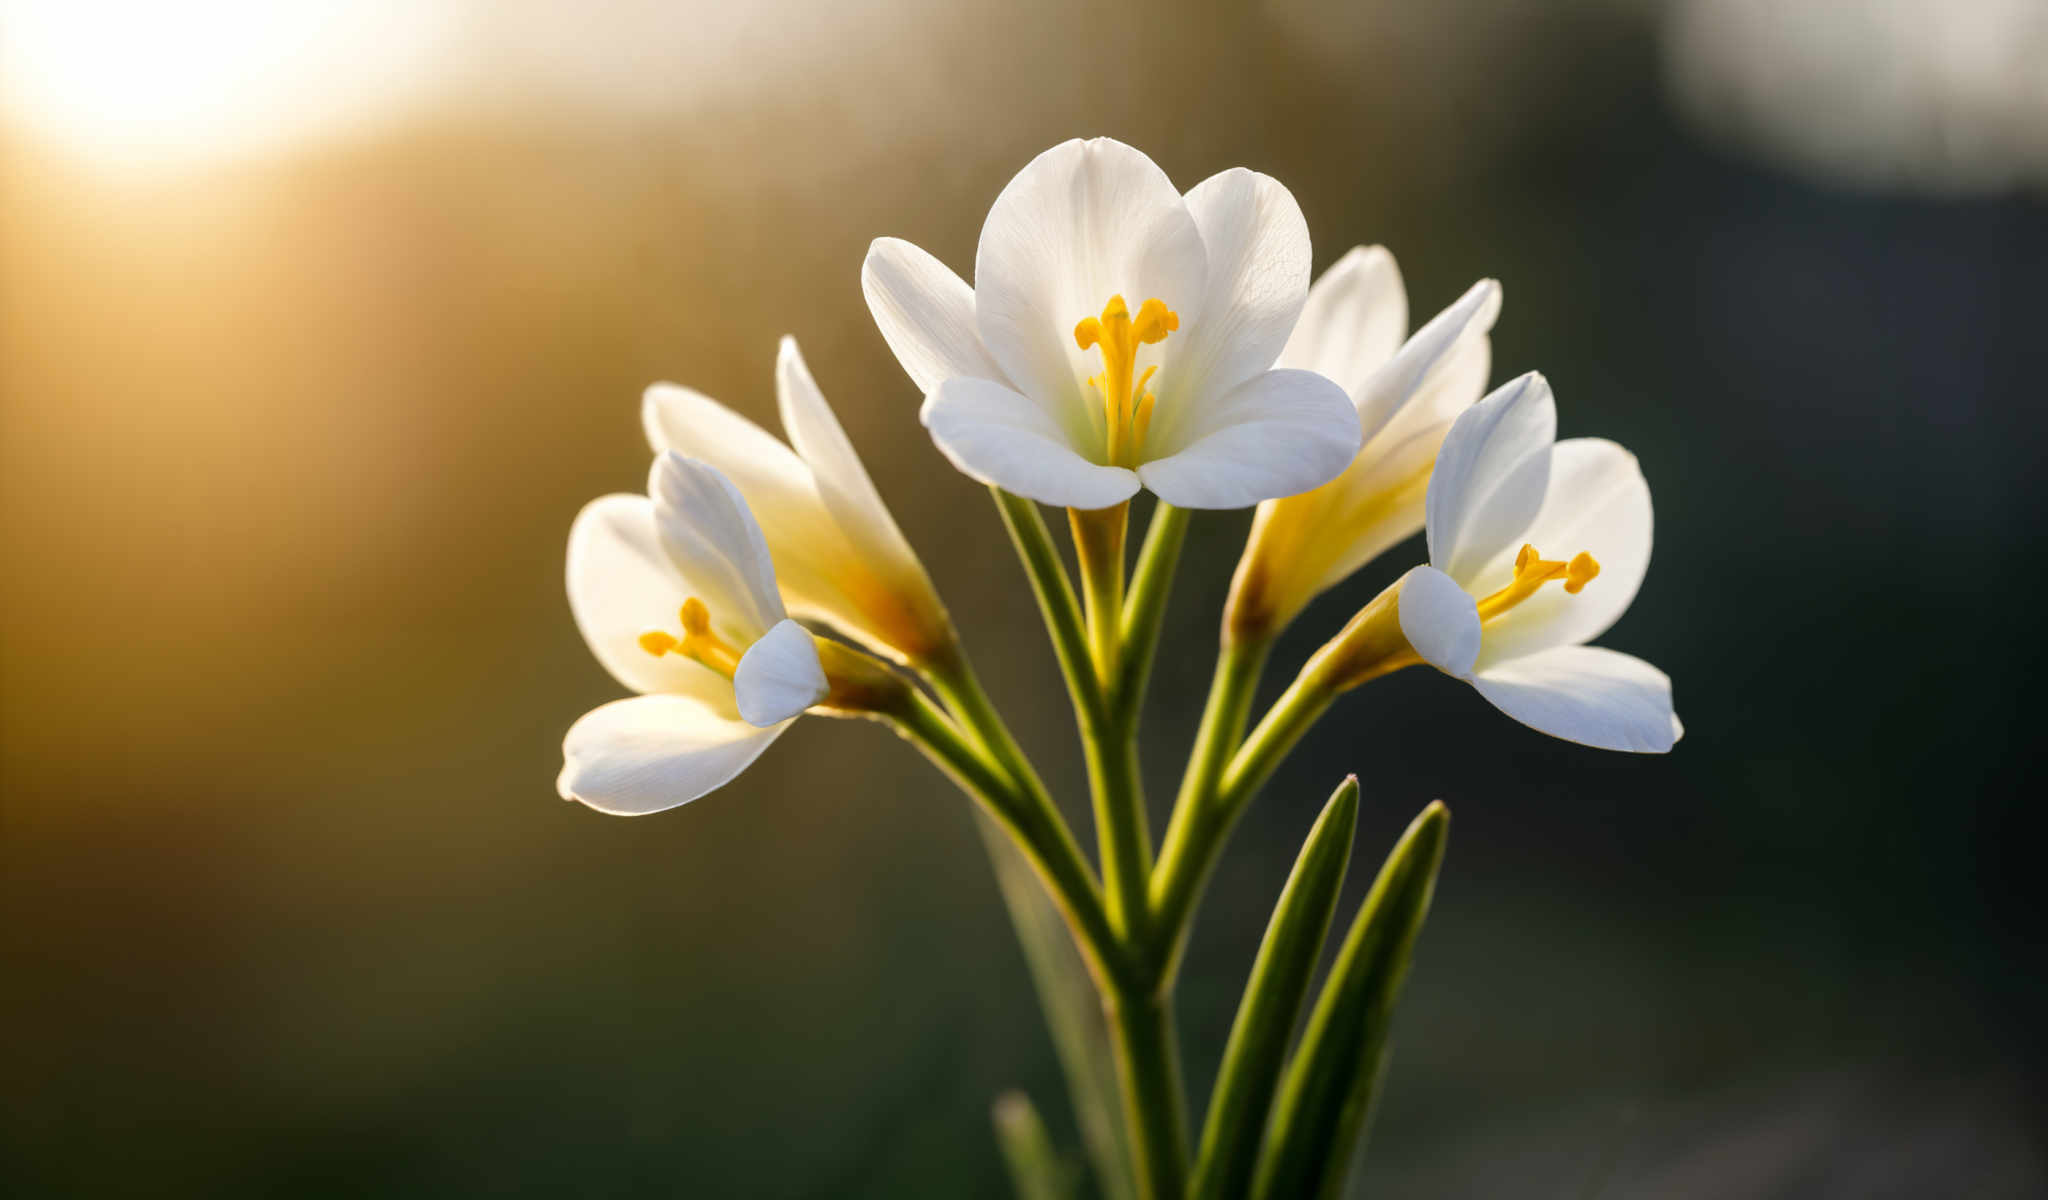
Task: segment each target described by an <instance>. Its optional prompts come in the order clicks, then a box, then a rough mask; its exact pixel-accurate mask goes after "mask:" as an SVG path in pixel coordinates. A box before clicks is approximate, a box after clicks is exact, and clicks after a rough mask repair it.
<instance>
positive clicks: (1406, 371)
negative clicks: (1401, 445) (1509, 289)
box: [1351, 279, 1500, 438]
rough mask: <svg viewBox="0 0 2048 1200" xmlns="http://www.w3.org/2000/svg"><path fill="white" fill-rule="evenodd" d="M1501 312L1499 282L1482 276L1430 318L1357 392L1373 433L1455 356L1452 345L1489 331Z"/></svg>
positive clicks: (1362, 419)
mask: <svg viewBox="0 0 2048 1200" xmlns="http://www.w3.org/2000/svg"><path fill="white" fill-rule="evenodd" d="M1499 315H1500V285H1499V284H1498V283H1495V282H1494V281H1493V280H1491V279H1482V280H1480V281H1479V282H1478V283H1475V284H1473V285H1472V286H1471V287H1470V288H1468V289H1466V291H1465V294H1464V295H1463V296H1461V297H1459V298H1458V301H1457V303H1455V304H1453V305H1451V306H1450V307H1449V308H1447V309H1445V310H1443V311H1442V312H1440V313H1438V314H1437V315H1436V316H1434V317H1432V318H1430V320H1429V323H1428V324H1427V325H1424V326H1423V327H1422V328H1420V329H1418V330H1416V331H1415V336H1414V337H1411V338H1409V339H1408V340H1407V342H1405V343H1403V344H1402V346H1401V348H1400V350H1398V351H1396V352H1395V354H1394V357H1393V358H1392V359H1390V360H1388V361H1387V363H1386V364H1385V365H1383V366H1381V367H1380V368H1379V369H1378V370H1377V371H1374V372H1373V373H1372V376H1371V377H1370V378H1369V379H1367V380H1366V382H1365V384H1364V386H1363V387H1361V388H1360V389H1359V390H1358V391H1355V392H1353V393H1352V395H1351V398H1352V399H1353V400H1354V401H1356V402H1357V404H1358V422H1359V425H1360V427H1361V428H1363V429H1364V431H1365V436H1366V437H1368V438H1370V437H1371V436H1373V434H1375V433H1378V432H1379V430H1380V429H1381V427H1382V426H1384V425H1386V424H1387V422H1388V421H1390V420H1392V419H1393V418H1394V416H1395V414H1396V413H1399V412H1400V411H1401V410H1402V408H1403V407H1405V406H1406V405H1407V404H1409V403H1410V402H1411V401H1412V400H1413V399H1414V398H1415V396H1416V395H1417V394H1418V393H1420V392H1422V391H1423V390H1424V389H1425V388H1426V387H1427V386H1428V385H1429V383H1430V380H1431V377H1432V376H1433V375H1434V374H1435V373H1436V372H1437V371H1438V370H1440V369H1442V368H1444V367H1445V366H1447V365H1448V364H1449V363H1451V362H1452V361H1454V355H1453V353H1452V352H1453V351H1454V350H1456V349H1457V348H1458V347H1459V346H1460V345H1462V344H1464V343H1466V342H1467V341H1468V340H1469V339H1472V338H1480V337H1485V336H1486V334H1487V332H1488V331H1489V330H1491V329H1492V328H1493V322H1494V320H1495V318H1497V317H1498V316H1499Z"/></svg>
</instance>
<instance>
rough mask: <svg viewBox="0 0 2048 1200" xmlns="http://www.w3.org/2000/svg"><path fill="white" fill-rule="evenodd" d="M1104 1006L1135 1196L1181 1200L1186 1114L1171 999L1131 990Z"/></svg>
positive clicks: (1150, 991)
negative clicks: (1119, 1084)
mask: <svg viewBox="0 0 2048 1200" xmlns="http://www.w3.org/2000/svg"><path fill="white" fill-rule="evenodd" d="M1103 1003H1104V1004H1105V1005H1106V1006H1107V1008H1108V1015H1109V1029H1110V1037H1111V1040H1112V1041H1113V1042H1114V1043H1115V1046H1116V1058H1117V1075H1118V1078H1119V1079H1121V1080H1122V1082H1123V1086H1124V1115H1125V1119H1126V1120H1127V1121H1128V1123H1129V1125H1130V1131H1131V1144H1132V1146H1133V1147H1134V1154H1133V1158H1134V1159H1135V1165H1136V1167H1137V1173H1138V1195H1139V1196H1141V1197H1144V1200H1181V1196H1182V1194H1183V1193H1184V1192H1185V1191H1186V1190H1187V1173H1188V1135H1187V1112H1186V1107H1185V1105H1184V1103H1183V1102H1182V1100H1181V1085H1180V1057H1179V1054H1178V1053H1177V1052H1176V1050H1175V1048H1174V1038H1173V1013H1172V1010H1171V1008H1170V1001H1169V998H1168V996H1167V995H1166V994H1165V993H1164V992H1163V991H1159V990H1153V989H1143V990H1138V989H1132V990H1127V991H1121V992H1118V993H1115V994H1113V995H1109V996H1106V997H1105V998H1104V1001H1103Z"/></svg>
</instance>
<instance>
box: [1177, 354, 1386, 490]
mask: <svg viewBox="0 0 2048 1200" xmlns="http://www.w3.org/2000/svg"><path fill="white" fill-rule="evenodd" d="M1177 432H1178V434H1179V437H1178V439H1177V441H1178V444H1177V445H1171V444H1170V445H1169V446H1168V447H1162V448H1163V449H1166V450H1167V451H1168V452H1167V453H1166V454H1165V455H1164V456H1163V457H1160V458H1155V459H1153V460H1152V461H1150V462H1147V463H1144V464H1142V465H1141V466H1139V468H1138V477H1139V478H1140V479H1142V480H1144V481H1145V486H1146V487H1148V488H1151V489H1152V491H1153V492H1154V493H1155V494H1156V495H1157V496H1158V497H1159V498H1160V499H1161V500H1164V501H1166V502H1167V503H1168V504H1175V505H1179V506H1180V507H1182V508H1243V507H1245V506H1247V505H1251V504H1257V503H1258V502H1259V501H1261V500H1271V499H1273V498H1274V497H1276V496H1292V495H1294V494H1296V493H1297V492H1305V491H1308V490H1309V489H1310V488H1313V487H1317V486H1320V485H1321V484H1324V483H1327V482H1329V481H1330V480H1331V479H1333V478H1335V477H1336V475H1337V473H1338V472H1339V471H1342V470H1343V469H1344V468H1345V466H1346V465H1348V464H1349V463H1350V462H1351V459H1352V457H1353V456H1354V455H1356V454H1357V453H1358V414H1357V413H1356V412H1355V411H1354V410H1353V409H1352V407H1351V401H1350V400H1349V399H1347V398H1346V397H1345V395H1344V389H1342V388H1340V387H1338V386H1337V385H1336V384H1334V383H1331V382H1330V381H1329V380H1327V379H1325V378H1323V377H1322V376H1321V375H1317V374H1315V373H1314V372H1312V371H1267V372H1265V373H1263V374H1259V375H1254V376H1252V377H1251V378H1250V379H1247V380H1246V381H1244V382H1243V383H1241V384H1239V385H1238V386H1237V387H1235V388H1233V389H1231V391H1230V392H1228V393H1227V394H1225V395H1223V396H1219V397H1217V398H1216V399H1215V400H1213V401H1209V402H1206V403H1205V404H1204V405H1203V407H1202V411H1201V412H1199V413H1198V414H1196V415H1195V418H1194V419H1193V420H1191V421H1189V422H1187V423H1186V424H1184V425H1183V426H1182V427H1181V428H1180V429H1179V430H1178V431H1177ZM1159 441H1160V438H1159V437H1158V435H1157V432H1156V431H1155V433H1154V435H1153V436H1152V437H1151V438H1149V439H1147V442H1146V445H1147V447H1148V449H1149V448H1151V447H1152V446H1154V445H1155V444H1157V443H1158V442H1159Z"/></svg>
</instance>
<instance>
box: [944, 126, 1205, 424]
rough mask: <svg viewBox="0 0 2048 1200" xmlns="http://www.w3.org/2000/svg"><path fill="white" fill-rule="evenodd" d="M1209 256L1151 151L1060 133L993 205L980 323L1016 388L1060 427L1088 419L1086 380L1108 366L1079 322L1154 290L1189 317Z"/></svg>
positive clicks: (978, 266)
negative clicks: (1078, 336)
mask: <svg viewBox="0 0 2048 1200" xmlns="http://www.w3.org/2000/svg"><path fill="white" fill-rule="evenodd" d="M1207 261H1208V260H1207V257H1206V253H1205V252H1204V250H1203V248H1202V235H1201V233H1200V231H1199V230H1197V229H1196V228H1195V220H1194V217H1193V216H1191V215H1190V214H1189V213H1188V208H1187V205H1186V204H1185V203H1184V202H1182V200H1181V196H1180V192H1179V191H1178V190H1176V189H1175V188H1174V186H1173V182H1172V181H1171V180H1169V179H1168V178H1167V177H1166V173H1165V172H1164V171H1161V170H1160V169H1159V168H1158V167H1157V166H1155V165H1154V164H1153V162H1152V160H1151V159H1149V158H1147V157H1145V156H1144V155H1143V154H1141V153H1139V152H1138V151H1136V150H1134V149H1132V148H1131V147H1129V146H1126V145H1124V144H1123V143H1121V142H1117V141H1113V140H1111V139H1109V138H1096V139H1095V140H1093V141H1085V142H1084V141H1079V140H1076V141H1070V142H1064V143H1062V144H1060V145H1058V146H1054V147H1053V148H1052V149H1050V150H1047V151H1046V152H1045V153H1043V154H1041V155H1039V156H1038V157H1037V158H1035V159H1033V160H1031V162H1030V164H1029V165H1027V166H1026V167H1025V168H1024V169H1023V170H1022V171H1019V172H1018V173H1017V176H1016V178H1014V179H1012V180H1010V182H1009V185H1008V186H1007V187H1005V188H1004V189H1003V191H1002V194H1001V195H999V196H997V197H996V202H995V205H994V206H993V207H992V208H990V209H989V214H988V220H987V222H986V223H984V224H983V225H982V229H981V243H980V245H979V247H978V248H977V249H976V251H975V256H974V322H975V328H976V329H977V330H979V332H980V334H981V344H982V346H983V348H985V349H986V350H987V351H988V355H989V357H990V358H992V359H993V360H995V363H996V365H997V366H998V367H1000V368H1001V369H1002V372H1003V376H1004V378H1006V379H1007V380H1008V381H1009V382H1010V383H1011V384H1012V385H1013V386H1014V387H1015V388H1016V390H1017V391H1019V392H1021V393H1022V394H1024V395H1025V396H1028V397H1030V398H1031V400H1032V401H1033V402H1034V403H1036V404H1038V405H1040V406H1041V407H1043V408H1045V409H1046V411H1047V412H1048V413H1050V414H1052V415H1053V416H1054V418H1055V420H1056V423H1057V425H1058V427H1059V428H1061V429H1064V430H1068V431H1075V430H1085V429H1087V428H1089V427H1090V426H1091V424H1092V422H1091V420H1090V418H1089V410H1090V404H1091V401H1090V400H1089V399H1088V394H1087V387H1086V384H1087V380H1088V378H1089V377H1090V376H1092V375H1094V374H1095V373H1096V372H1097V371H1099V370H1100V369H1101V368H1100V366H1099V365H1097V360H1096V358H1095V357H1094V356H1093V355H1092V354H1087V355H1084V353H1083V352H1082V350H1081V348H1080V347H1079V346H1078V345H1076V344H1075V341H1074V326H1075V324H1076V323H1077V322H1079V321H1080V320H1082V319H1083V318H1084V317H1092V316H1095V315H1097V314H1099V313H1100V312H1101V311H1102V307H1103V305H1104V304H1105V303H1107V302H1108V300H1109V298H1110V297H1111V296H1113V295H1122V296H1123V297H1125V299H1126V301H1127V302H1128V303H1129V305H1130V307H1131V309H1132V311H1136V310H1137V309H1138V307H1139V306H1140V305H1142V304H1143V303H1144V302H1145V301H1146V300H1148V299H1151V298H1153V297H1157V298H1159V299H1161V300H1163V301H1165V302H1166V304H1167V306H1168V307H1170V308H1173V309H1175V310H1177V311H1178V312H1179V313H1180V317H1181V321H1182V323H1183V324H1191V323H1193V322H1194V321H1196V320H1198V319H1199V317H1200V312H1199V308H1198V306H1199V305H1200V303H1201V298H1202V294H1203V291H1202V287H1203V280H1204V278H1205V277H1206V275H1207V273H1208V268H1207ZM1066 440H1067V441H1069V442H1070V443H1071V444H1073V445H1074V446H1075V447H1076V448H1077V449H1080V448H1084V447H1086V446H1087V445H1088V442H1086V441H1085V440H1079V438H1078V435H1072V436H1068V437H1067V438H1066Z"/></svg>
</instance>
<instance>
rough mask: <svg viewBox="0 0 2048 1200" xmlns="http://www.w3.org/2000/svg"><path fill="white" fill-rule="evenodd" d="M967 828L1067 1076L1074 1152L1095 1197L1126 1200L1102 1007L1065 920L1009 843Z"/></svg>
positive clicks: (1127, 1158)
mask: <svg viewBox="0 0 2048 1200" xmlns="http://www.w3.org/2000/svg"><path fill="white" fill-rule="evenodd" d="M974 826H975V828H976V829H978V830H980V831H981V842H982V845H983V846H985V847H987V849H988V857H989V862H990V863H991V864H992V865H993V866H994V867H995V873H996V885H997V887H998V888H999V889H1000V890H1001V892H1002V895H1003V903H1004V905H1005V906H1006V907H1007V908H1008V909H1009V910H1010V923H1011V924H1012V925H1013V926H1015V927H1016V930H1017V942H1018V944H1019V945H1020V946H1022V947H1023V949H1024V962H1025V965H1026V966H1027V967H1029V968H1030V971H1031V982H1032V985H1033V986H1034V987H1035V988H1036V989H1037V992H1038V1004H1039V1008H1040V1009H1041V1010H1042V1011H1043V1012H1044V1015H1045V1025H1046V1029H1047V1031H1048V1032H1050V1033H1051V1034H1052V1044H1053V1050H1054V1051H1055V1052H1056V1053H1057V1054H1058V1056H1059V1060H1060V1068H1061V1070H1062V1071H1063V1072H1064V1073H1065V1075H1066V1079H1067V1097H1068V1100H1069V1101H1070V1102H1071V1103H1072V1105H1073V1108H1074V1123H1075V1124H1076V1125H1078V1126H1079V1127H1080V1131H1081V1144H1082V1146H1083V1147H1085V1148H1086V1150H1087V1152H1088V1159H1089V1162H1090V1163H1091V1164H1093V1166H1094V1168H1095V1178H1096V1191H1097V1192H1098V1193H1099V1194H1100V1195H1101V1196H1102V1197H1103V1200H1129V1198H1130V1196H1131V1195H1132V1189H1133V1187H1134V1186H1135V1185H1134V1183H1133V1181H1134V1180H1135V1179H1136V1175H1135V1173H1134V1169H1133V1166H1132V1163H1131V1149H1130V1141H1129V1134H1128V1133H1127V1131H1126V1130H1125V1127H1124V1119H1123V1109H1122V1093H1121V1091H1120V1090H1119V1088H1118V1084H1117V1078H1116V1056H1115V1054H1114V1053H1113V1052H1112V1049H1111V1047H1110V1043H1109V1023H1108V1021H1107V1020H1106V1019H1104V1017H1103V1015H1102V1000H1101V999H1100V997H1098V996H1097V995H1096V992H1095V984H1094V983H1093V981H1091V980H1090V979H1089V978H1088V967H1087V965H1086V964H1085V963H1083V962H1082V961H1081V953H1080V951H1079V950H1077V949H1075V948H1074V936H1073V934H1072V933H1071V932H1070V931H1069V930H1068V929H1067V923H1066V920H1065V918H1063V917H1062V916H1061V915H1060V911H1059V909H1058V908H1056V907H1054V906H1053V902H1052V900H1051V899H1050V898H1048V897H1047V896H1046V894H1045V888H1044V887H1042V886H1041V885H1040V884H1039V882H1038V877H1037V875H1036V874H1035V873H1034V872H1033V871H1032V869H1031V864H1030V863H1028V862H1026V861H1024V855H1023V853H1022V852H1021V851H1019V850H1018V849H1017V846H1016V843H1014V842H1012V841H1011V840H1010V836H1009V835H1008V834H1007V833H1005V832H1003V830H1002V827H1001V826H999V825H997V824H996V823H995V821H994V819H993V818H991V817H989V816H988V814H986V813H984V812H982V811H981V810H980V809H979V808H977V809H975V810H974ZM1006 1149H1007V1148H1006Z"/></svg>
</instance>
